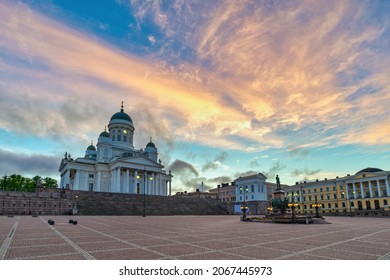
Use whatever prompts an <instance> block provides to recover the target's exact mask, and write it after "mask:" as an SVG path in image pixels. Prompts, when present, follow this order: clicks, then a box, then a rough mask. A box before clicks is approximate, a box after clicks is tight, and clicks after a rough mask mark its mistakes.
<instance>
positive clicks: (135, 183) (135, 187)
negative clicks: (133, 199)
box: [131, 170, 138, 193]
mask: <svg viewBox="0 0 390 280" xmlns="http://www.w3.org/2000/svg"><path fill="white" fill-rule="evenodd" d="M137 176H138V172H137V170H134V184H133V191H131V193H137V182H138V178H137Z"/></svg>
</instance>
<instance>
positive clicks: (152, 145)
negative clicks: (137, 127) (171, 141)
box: [146, 141, 156, 148]
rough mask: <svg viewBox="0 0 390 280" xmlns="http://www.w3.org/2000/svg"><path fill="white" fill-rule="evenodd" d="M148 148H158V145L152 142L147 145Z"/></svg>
mask: <svg viewBox="0 0 390 280" xmlns="http://www.w3.org/2000/svg"><path fill="white" fill-rule="evenodd" d="M147 147H150V148H156V145H154V144H153V142H152V141H150V142H149V143H148V144H147V145H146V148H147Z"/></svg>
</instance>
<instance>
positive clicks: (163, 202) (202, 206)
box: [77, 191, 226, 216]
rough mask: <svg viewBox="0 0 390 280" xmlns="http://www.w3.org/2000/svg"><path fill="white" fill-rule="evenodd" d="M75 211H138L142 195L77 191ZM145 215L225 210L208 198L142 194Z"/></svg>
mask: <svg viewBox="0 0 390 280" xmlns="http://www.w3.org/2000/svg"><path fill="white" fill-rule="evenodd" d="M77 209H78V214H79V215H142V214H143V209H144V197H143V196H142V195H130V194H113V193H93V192H81V191H80V192H78V193H77ZM145 212H146V215H153V216H162V215H223V214H226V211H225V210H223V209H222V208H221V207H219V206H218V202H217V201H216V200H213V199H208V198H197V197H176V196H146V197H145Z"/></svg>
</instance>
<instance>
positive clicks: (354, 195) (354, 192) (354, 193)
mask: <svg viewBox="0 0 390 280" xmlns="http://www.w3.org/2000/svg"><path fill="white" fill-rule="evenodd" d="M352 187H353V199H356V186H355V183H352Z"/></svg>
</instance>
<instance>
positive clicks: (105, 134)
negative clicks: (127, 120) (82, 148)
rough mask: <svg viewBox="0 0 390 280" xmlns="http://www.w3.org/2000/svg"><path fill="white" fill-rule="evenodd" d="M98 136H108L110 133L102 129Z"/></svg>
mask: <svg viewBox="0 0 390 280" xmlns="http://www.w3.org/2000/svg"><path fill="white" fill-rule="evenodd" d="M100 136H101V137H108V138H110V134H109V133H108V132H107V131H103V132H102V133H100Z"/></svg>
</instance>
